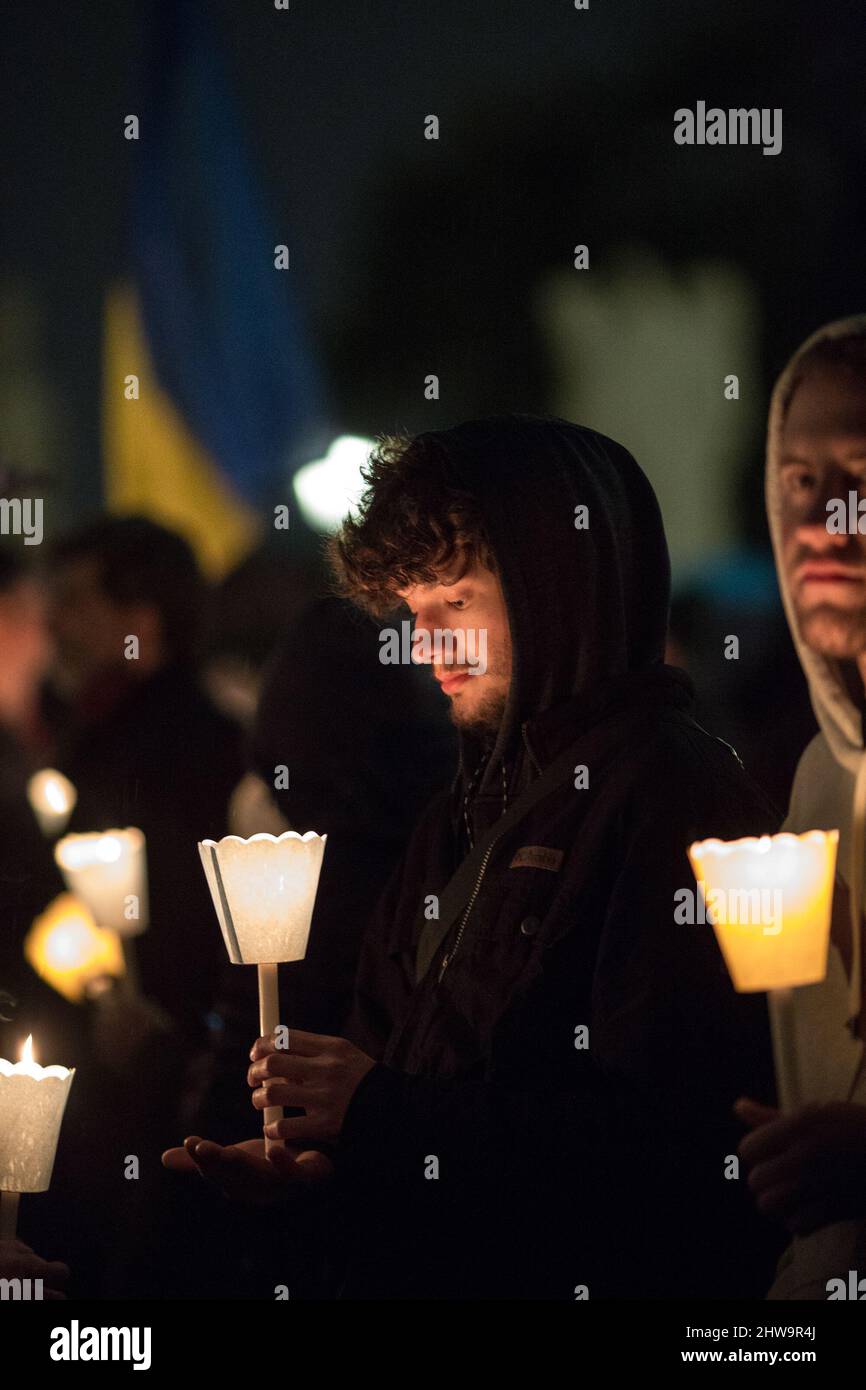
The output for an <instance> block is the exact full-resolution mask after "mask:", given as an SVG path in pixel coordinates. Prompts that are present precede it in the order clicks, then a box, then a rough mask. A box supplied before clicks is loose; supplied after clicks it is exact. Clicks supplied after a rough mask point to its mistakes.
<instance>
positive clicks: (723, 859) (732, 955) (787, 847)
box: [688, 830, 839, 992]
mask: <svg viewBox="0 0 866 1390" xmlns="http://www.w3.org/2000/svg"><path fill="white" fill-rule="evenodd" d="M838 843H839V832H838V830H827V831H824V830H809V831H807V832H806V833H805V834H803V835H790V834H787V833H783V834H781V835H762V836H761V837H760V838H759V839H758V838H755V837H747V838H745V839H741V840H729V841H723V840H703V841H698V842H696V843H695V844H693V845H691V846H690V847H689V851H688V854H689V860H690V862H691V866H692V869H693V871H694V874H695V878H696V879H697V881H698V883H699V884H700V886H701V888H702V889H703V892H704V897H705V900H706V904H707V916H708V918H709V920H710V921H712V924H713V927H714V930H715V933H716V937H717V939H718V942H719V946H720V948H721V951H722V954H723V955H724V958H725V963H726V965H727V967H728V971H729V972H730V976H731V980H732V981H733V985H734V988H735V989H737V990H740V991H742V992H749V991H753V990H767V989H787V988H791V987H793V986H797V985H809V984H814V983H816V982H817V981H818V980H823V978H824V976H825V974H826V973H827V951H828V947H829V941H830V916H831V910H832V904H833V883H834V875H835V869H836V848H837V845H838ZM744 918H747V919H748V920H744Z"/></svg>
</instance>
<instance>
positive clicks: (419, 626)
mask: <svg viewBox="0 0 866 1390" xmlns="http://www.w3.org/2000/svg"><path fill="white" fill-rule="evenodd" d="M433 632H434V627H433V623H432V621H431V620H430V619H429V618H426V617H423V616H422V615H421V613H420V612H419V613H416V614H415V621H414V622H413V623H412V636H413V638H414V637H415V635H416V633H420V634H423V635H422V636H419V637H418V638H417V641H413V643H412V650H413V658H412V659H413V661H414V662H415V664H416V666H432V665H433V664H434V660H433Z"/></svg>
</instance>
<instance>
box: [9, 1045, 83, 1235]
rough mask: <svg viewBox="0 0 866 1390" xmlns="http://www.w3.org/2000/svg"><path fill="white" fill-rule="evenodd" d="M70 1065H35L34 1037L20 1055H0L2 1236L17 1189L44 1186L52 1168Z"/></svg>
mask: <svg viewBox="0 0 866 1390" xmlns="http://www.w3.org/2000/svg"><path fill="white" fill-rule="evenodd" d="M74 1075H75V1069H74V1068H73V1069H72V1070H67V1068H66V1067H58V1066H52V1067H40V1066H39V1065H38V1064H37V1063H36V1062H35V1061H34V1059H33V1039H32V1038H28V1039H27V1041H26V1042H25V1044H24V1046H23V1047H22V1049H21V1060H20V1061H19V1062H16V1063H14V1064H13V1063H11V1062H7V1061H6V1060H5V1059H4V1058H2V1057H0V1194H2V1202H0V1217H2V1232H0V1234H2V1238H3V1239H5V1240H12V1239H14V1236H15V1226H16V1219H17V1212H18V1196H19V1194H20V1193H21V1192H47V1190H48V1187H49V1185H50V1183H51V1174H52V1172H53V1169H54V1157H55V1154H56V1152H57V1137H58V1135H59V1133H60V1123H61V1121H62V1119H63V1112H64V1110H65V1109H66V1102H67V1100H68V1098H69V1088H70V1086H71V1085H72V1078H73V1077H74Z"/></svg>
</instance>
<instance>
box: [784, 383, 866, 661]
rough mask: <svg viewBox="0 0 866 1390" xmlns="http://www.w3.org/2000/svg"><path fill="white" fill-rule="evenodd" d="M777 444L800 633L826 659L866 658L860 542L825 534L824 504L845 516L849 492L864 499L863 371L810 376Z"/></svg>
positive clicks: (865, 563)
mask: <svg viewBox="0 0 866 1390" xmlns="http://www.w3.org/2000/svg"><path fill="white" fill-rule="evenodd" d="M781 443H782V447H781V460H780V480H781V495H782V559H783V564H784V568H785V574H786V577H787V581H788V585H789V590H790V593H791V596H792V600H793V604H794V610H795V613H796V615H797V623H798V626H799V629H800V634H801V636H802V638H803V641H804V642H805V643H806V644H807V645H808V646H809V647H811V648H812V649H813V650H814V651H816V652H820V653H821V654H822V655H824V656H829V657H835V658H837V659H840V660H846V659H854V658H856V657H857V656H859V655H860V654H861V653H863V652H864V651H866V535H860V534H859V533H854V534H838V535H837V534H834V533H833V532H832V531H828V530H827V520H828V515H829V513H828V511H827V503H828V501H830V500H831V499H834V498H841V499H844V501H845V504H846V511H847V504H848V494H849V492H850V491H852V490H853V491H855V492H856V493H857V497H858V499H859V498H860V497H866V372H864V373H863V374H862V375H861V374H860V373H858V372H856V371H854V370H852V369H851V368H850V367H848V366H842V365H840V366H837V367H832V366H828V365H824V364H822V365H821V366H816V367H815V368H813V369H812V370H810V371H808V372H807V374H806V376H805V377H804V379H803V380H802V381H801V382H800V384H799V385H798V386H797V388H796V390H795V392H794V395H793V398H792V400H791V402H790V405H789V407H788V413H787V416H786V418H785V423H784V426H783V428H782V441H781ZM864 511H866V508H864ZM864 524H866V523H864Z"/></svg>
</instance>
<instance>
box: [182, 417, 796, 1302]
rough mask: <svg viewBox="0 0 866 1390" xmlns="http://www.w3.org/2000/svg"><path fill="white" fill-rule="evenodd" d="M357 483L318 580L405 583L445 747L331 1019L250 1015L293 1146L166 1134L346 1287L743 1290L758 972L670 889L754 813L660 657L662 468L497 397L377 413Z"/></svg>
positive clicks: (261, 1095) (359, 585) (764, 1060)
mask: <svg viewBox="0 0 866 1390" xmlns="http://www.w3.org/2000/svg"><path fill="white" fill-rule="evenodd" d="M367 482H368V488H367V491H366V493H365V496H364V498H363V500H362V503H361V506H360V508H359V512H358V514H357V515H355V516H354V517H353V518H352V519H351V520H350V521H349V522H347V523H346V525H345V526H344V528H343V531H342V532H341V533H340V536H339V537H338V539H337V541H336V542H335V545H334V549H333V556H334V561H335V565H336V568H337V572H338V575H339V578H340V583H341V587H342V588H343V591H344V592H345V593H346V594H347V595H349V596H351V597H352V598H354V600H355V601H356V602H357V603H358V604H359V606H361V607H366V608H367V609H368V610H369V611H371V612H373V613H374V614H379V615H382V614H384V613H390V614H393V613H394V610H395V607H396V604H397V602H398V600H402V601H403V602H404V603H405V604H406V605H407V607H408V609H409V611H410V612H411V613H413V614H414V616H415V637H414V638H413V642H414V640H415V638H419V639H420V642H419V646H418V649H417V656H416V659H419V660H421V661H423V662H424V663H425V664H427V665H429V666H430V667H431V669H432V674H433V675H434V676H435V678H436V679H437V681H438V682H439V684H440V686H441V690H442V693H443V694H444V696H445V697H446V698H447V700H448V701H449V705H450V711H451V716H452V720H453V722H454V724H455V725H456V727H457V730H458V739H459V763H458V769H457V773H456V776H455V778H454V780H453V782H452V783H451V786H450V787H449V788H448V789H447V790H446V791H445V792H444V793H443V794H442V795H440V796H439V797H437V798H436V799H435V800H434V801H433V803H431V805H430V807H429V808H428V809H427V811H426V812H425V813H424V814H423V815H422V817H421V819H420V820H419V821H418V823H417V824H416V826H415V829H414V831H413V834H412V837H411V840H410V843H409V847H408V850H407V852H406V855H405V856H404V858H403V861H402V863H401V865H400V866H399V867H398V869H397V870H396V871H395V873H394V874H393V875H392V878H391V880H390V882H389V886H388V889H387V890H386V892H385V894H384V895H383V897H382V899H381V900H380V902H379V905H378V907H377V910H376V913H375V914H374V917H373V919H372V921H371V923H370V926H369V928H368V930H367V932H366V934H365V937H364V941H363V944H362V950H361V958H360V964H359V969H358V974H357V977H356V982H355V990H354V999H353V1008H352V1012H351V1016H350V1019H349V1020H348V1022H347V1024H346V1026H345V1027H344V1029H343V1030H342V1032H341V1034H340V1035H338V1036H323V1035H321V1034H317V1033H314V1032H311V1031H307V1030H300V1029H296V1028H294V1027H293V1026H292V1025H293V1020H291V1019H288V1018H287V1019H285V1022H286V1023H287V1024H288V1025H289V1046H288V1048H287V1049H285V1048H284V1049H282V1050H280V1049H279V1048H277V1047H276V1046H275V1041H274V1039H273V1038H268V1039H260V1040H259V1041H258V1042H257V1043H256V1044H255V1046H254V1049H253V1054H252V1056H253V1065H252V1067H251V1068H250V1070H249V1074H248V1080H249V1084H250V1086H251V1087H253V1104H254V1107H255V1109H256V1110H257V1111H259V1110H260V1109H261V1108H262V1106H263V1105H264V1104H265V1103H266V1096H267V1097H268V1100H267V1103H268V1104H272V1105H273V1104H276V1105H284V1106H288V1107H290V1112H289V1114H288V1115H287V1116H286V1118H285V1119H283V1120H281V1121H280V1122H279V1123H278V1124H277V1126H276V1127H275V1128H272V1129H270V1130H269V1133H270V1135H271V1136H272V1137H279V1138H282V1139H284V1140H285V1141H286V1145H287V1148H286V1149H285V1151H280V1152H279V1153H276V1154H274V1155H273V1156H272V1157H270V1158H269V1157H265V1155H264V1151H263V1146H262V1144H261V1141H249V1142H247V1143H245V1144H241V1145H231V1146H228V1147H222V1146H220V1145H218V1144H214V1143H213V1142H210V1141H205V1140H202V1139H201V1138H200V1137H199V1136H197V1135H192V1136H190V1137H189V1138H188V1139H187V1141H186V1143H185V1145H184V1148H183V1149H176V1150H172V1151H170V1152H169V1153H167V1154H166V1155H165V1158H164V1162H165V1163H166V1166H168V1167H170V1168H174V1169H175V1170H177V1171H180V1172H192V1173H194V1172H196V1171H198V1172H200V1173H202V1174H203V1175H204V1176H206V1177H207V1178H209V1179H210V1180H212V1181H214V1182H216V1183H217V1184H218V1185H219V1186H220V1187H221V1188H222V1189H223V1190H224V1191H226V1192H229V1193H232V1194H235V1195H238V1196H241V1197H244V1198H247V1199H255V1200H258V1201H263V1202H264V1201H269V1200H275V1199H279V1200H282V1201H283V1202H284V1203H285V1204H286V1210H287V1211H289V1212H290V1213H291V1216H290V1219H292V1220H295V1219H300V1218H301V1216H303V1215H307V1216H309V1217H311V1218H312V1217H313V1215H314V1214H315V1213H319V1212H321V1215H322V1220H323V1221H324V1223H325V1227H326V1229H329V1230H330V1232H331V1237H332V1240H333V1241H334V1244H333V1246H332V1248H333V1250H334V1258H335V1262H336V1271H335V1274H336V1279H337V1282H338V1284H339V1292H340V1295H341V1296H342V1297H349V1298H365V1299H369V1298H374V1299H375V1298H411V1297H421V1298H452V1299H453V1298H489V1297H495V1298H561V1299H568V1300H572V1299H573V1298H574V1297H575V1296H578V1297H579V1296H581V1295H580V1293H579V1290H581V1289H582V1290H583V1291H584V1296H586V1295H588V1296H590V1297H593V1298H597V1297H604V1296H614V1297H616V1296H619V1297H629V1296H631V1297H634V1296H639V1295H644V1296H653V1295H654V1296H675V1295H677V1294H685V1293H688V1294H690V1295H692V1296H694V1295H699V1294H704V1295H707V1294H715V1295H716V1296H729V1297H731V1296H738V1295H739V1296H742V1295H745V1294H747V1293H755V1292H757V1291H758V1290H759V1289H761V1288H762V1287H763V1281H764V1280H765V1279H766V1277H767V1270H768V1263H767V1262H768V1258H770V1257H771V1256H772V1253H773V1251H772V1242H771V1240H769V1239H768V1235H767V1234H763V1235H762V1233H761V1230H760V1222H759V1221H758V1220H757V1219H756V1217H755V1216H754V1214H753V1213H751V1212H750V1210H749V1203H748V1201H747V1199H746V1195H745V1194H744V1193H743V1191H742V1188H741V1185H740V1184H737V1183H731V1182H726V1181H725V1180H724V1178H723V1169H724V1162H725V1155H726V1154H729V1153H730V1152H731V1149H732V1146H733V1145H735V1143H736V1136H737V1131H736V1125H735V1121H734V1117H733V1114H732V1105H733V1101H734V1099H735V1097H736V1096H737V1095H738V1094H740V1093H741V1091H742V1089H743V1085H744V1083H745V1081H746V1079H747V1078H755V1077H759V1078H760V1081H761V1084H762V1086H763V1085H764V1084H765V1085H766V1087H768V1088H770V1089H772V1085H773V1082H772V1067H771V1060H770V1045H769V1034H768V1027H767V1018H766V1006H765V1001H764V1000H763V998H762V997H759V996H746V995H738V994H736V993H735V991H734V990H733V988H732V986H731V984H730V981H729V979H728V976H727V972H726V970H725V967H724V963H723V961H722V958H721V955H720V952H719V949H718V946H717V944H716V941H715V937H714V934H713V932H712V930H711V929H710V928H709V927H701V926H697V925H691V926H683V925H679V924H677V922H676V920H675V913H674V905H675V902H676V898H675V895H676V894H677V893H679V892H681V890H682V888H683V887H684V886H686V885H689V884H692V885H693V882H694V880H693V877H692V874H691V870H690V868H689V865H688V860H687V857H686V847H687V846H688V844H689V843H690V842H691V841H692V840H694V839H696V838H702V837H704V836H707V835H720V836H723V837H725V838H733V837H736V836H737V835H740V834H743V833H745V832H746V831H747V830H755V829H756V828H759V829H760V828H764V829H771V828H774V826H775V819H776V818H775V814H774V812H773V810H772V808H771V807H769V806H768V804H767V803H766V801H765V799H764V797H763V795H762V794H761V793H760V791H759V790H758V788H757V787H756V786H755V785H754V784H753V783H751V782H750V780H749V778H748V777H747V776H746V775H745V773H744V772H743V770H742V767H741V766H740V764H739V762H738V760H737V758H736V755H735V754H734V753H733V752H732V750H731V749H730V748H729V747H727V745H723V744H722V743H721V742H720V741H719V740H716V739H714V738H712V737H710V736H709V735H707V734H706V733H705V732H704V731H703V730H702V729H701V728H700V727H699V726H698V725H697V724H696V723H695V722H694V720H693V719H692V717H691V715H690V705H691V699H692V695H691V689H690V683H689V681H688V679H687V677H685V676H684V674H683V673H682V672H678V671H675V670H673V669H672V668H670V667H666V666H665V665H664V664H663V650H664V641H665V631H666V625H667V617H668V603H669V563H668V553H667V545H666V541H665V536H664V531H663V528H662V522H661V517H660V513H659V509H658V504H657V501H656V499H655V496H654V494H653V492H652V489H651V487H650V485H649V483H648V481H647V479H646V477H645V476H644V474H643V473H642V472H641V470H640V468H639V467H638V465H637V464H636V463H635V461H634V459H633V458H632V457H631V455H630V454H628V453H627V452H626V450H624V449H623V448H622V447H621V446H620V445H618V444H616V443H615V442H614V441H612V440H610V439H607V438H605V437H603V436H601V435H599V434H597V433H595V432H594V431H592V430H588V429H583V428H580V427H578V426H575V425H573V424H570V423H568V422H566V421H563V420H556V419H544V418H537V417H533V416H518V415H512V416H507V417H500V418H495V419H490V420H483V421H474V422H470V423H467V424H465V425H461V426H458V427H456V428H454V429H451V430H445V431H436V432H431V433H427V434H422V435H420V436H417V437H416V438H415V439H412V440H409V439H398V440H384V441H382V443H381V444H380V447H379V448H378V450H377V451H376V452H375V453H374V454H373V456H372V459H371V462H370V465H369V468H368V471H367ZM448 632H451V633H452V634H454V633H455V632H456V633H457V634H462V639H463V648H462V649H461V647H460V646H459V645H458V646H457V648H456V651H455V648H454V646H453V644H452V645H445V646H444V647H443V646H442V645H441V644H442V642H443V640H444V639H443V634H447V633H448ZM437 633H438V634H439V637H438V642H439V645H438V646H437ZM482 642H484V644H485V648H484V650H485V653H486V655H485V656H484V657H483V658H482V659H480V660H479V656H480V653H479V650H478V648H479V647H480V645H481V643H482ZM425 643H426V647H425ZM431 644H432V645H431ZM470 648H471V649H472V650H470ZM461 650H462V655H461V654H460V653H461ZM467 654H468V655H467ZM299 1111H300V1112H302V1113H299ZM434 1179H435V1180H434Z"/></svg>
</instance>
